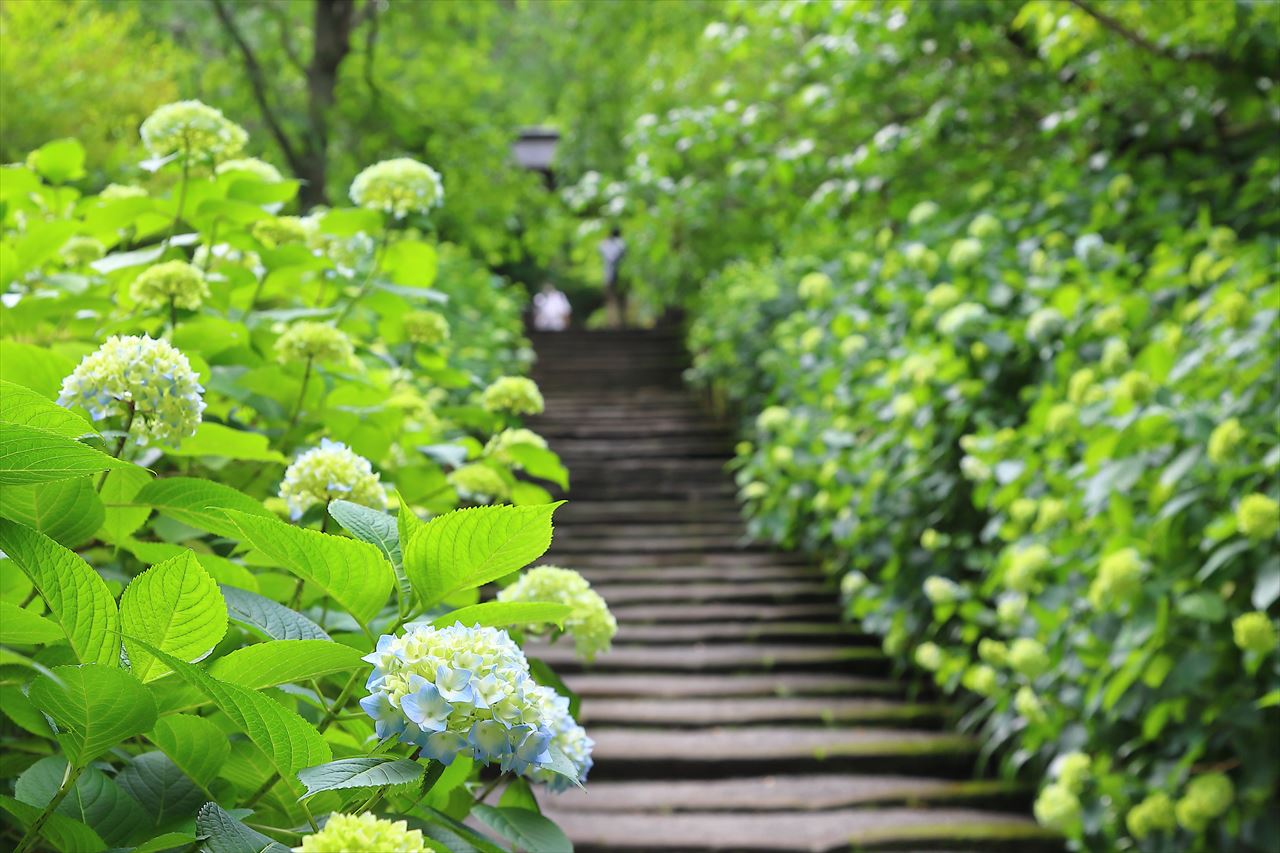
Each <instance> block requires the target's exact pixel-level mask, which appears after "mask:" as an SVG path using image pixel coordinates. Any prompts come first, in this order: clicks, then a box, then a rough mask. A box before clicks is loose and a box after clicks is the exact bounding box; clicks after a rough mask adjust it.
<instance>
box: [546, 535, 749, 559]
mask: <svg viewBox="0 0 1280 853" xmlns="http://www.w3.org/2000/svg"><path fill="white" fill-rule="evenodd" d="M771 548H772V546H770V545H765V544H756V543H753V542H752V541H751V540H750V539H748V538H746V537H745V536H654V537H635V536H617V537H613V538H609V539H605V538H592V539H580V538H575V537H573V536H563V537H561V538H559V539H557V540H556V541H555V550H556V553H558V554H578V553H588V554H630V555H631V556H632V562H634V561H635V560H637V559H641V560H642V559H643V555H645V554H666V553H669V552H677V553H686V554H688V553H693V552H697V551H702V550H710V551H722V552H740V553H743V554H746V553H754V554H761V553H764V554H767V553H770V552H771Z"/></svg>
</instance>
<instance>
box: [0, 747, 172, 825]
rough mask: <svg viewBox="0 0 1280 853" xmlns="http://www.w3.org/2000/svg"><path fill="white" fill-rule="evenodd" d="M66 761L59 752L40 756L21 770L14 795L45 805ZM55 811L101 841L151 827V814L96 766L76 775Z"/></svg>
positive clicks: (53, 792) (55, 791)
mask: <svg viewBox="0 0 1280 853" xmlns="http://www.w3.org/2000/svg"><path fill="white" fill-rule="evenodd" d="M66 772H67V761H66V759H64V758H62V756H58V755H51V756H49V757H47V758H42V759H40V760H39V761H37V762H36V763H35V764H33V765H31V766H30V767H28V768H27V769H26V770H25V771H23V773H22V775H21V776H19V777H18V781H17V783H15V785H14V796H15V797H17V798H18V799H19V800H21V801H22V802H24V803H26V804H27V805H29V806H35V807H36V808H44V807H45V806H46V805H47V804H48V803H49V801H50V800H52V799H53V798H54V796H55V795H56V794H57V793H58V789H59V788H61V787H62V780H63V779H64V778H65V774H66ZM54 814H61V815H66V816H67V817H69V818H73V819H75V820H78V821H80V822H81V823H83V824H85V825H86V826H88V827H90V828H91V829H93V831H94V832H96V833H97V834H98V835H99V836H101V837H102V839H103V840H104V841H107V842H109V843H111V844H115V845H122V844H124V843H125V842H126V841H127V840H128V839H130V838H134V837H136V836H137V834H138V833H141V832H145V831H146V830H148V829H150V828H151V825H152V824H151V818H150V817H149V816H148V815H147V814H146V813H145V812H144V811H143V810H142V808H141V807H140V806H139V805H138V802H137V801H136V800H134V799H133V797H131V796H129V794H127V793H126V792H125V791H124V789H123V788H121V787H120V786H119V785H117V784H116V780H115V779H112V778H111V777H110V776H108V775H106V774H105V773H103V772H102V771H101V770H98V769H97V768H95V767H89V768H87V769H86V770H85V771H84V772H83V773H81V774H80V776H79V777H77V779H76V782H75V785H74V786H73V787H72V789H71V792H70V793H68V794H67V796H66V798H65V799H63V801H62V802H61V803H60V804H59V805H58V808H57V810H56V811H55V812H54Z"/></svg>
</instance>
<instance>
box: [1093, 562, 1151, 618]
mask: <svg viewBox="0 0 1280 853" xmlns="http://www.w3.org/2000/svg"><path fill="white" fill-rule="evenodd" d="M1146 570H1147V564H1146V563H1145V562H1143V560H1142V557H1141V556H1139V554H1138V552H1137V551H1136V550H1135V549H1133V548H1121V549H1120V550H1119V551H1116V552H1114V553H1111V554H1108V555H1107V556H1105V557H1103V558H1102V562H1101V563H1100V564H1099V566H1098V576H1097V577H1096V578H1094V581H1093V583H1092V584H1090V585H1089V603H1090V604H1092V605H1093V606H1094V607H1096V608H1097V609H1098V610H1106V609H1109V608H1112V607H1115V606H1117V605H1120V604H1123V603H1125V602H1127V601H1128V600H1129V599H1131V598H1133V596H1134V595H1135V594H1137V592H1138V590H1139V588H1140V587H1141V586H1142V576H1143V575H1144V574H1145V573H1146Z"/></svg>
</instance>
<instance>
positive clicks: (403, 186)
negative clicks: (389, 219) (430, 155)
mask: <svg viewBox="0 0 1280 853" xmlns="http://www.w3.org/2000/svg"><path fill="white" fill-rule="evenodd" d="M351 201H353V202H354V203H355V204H356V205H357V206H358V207H363V208H366V209H368V210H379V211H382V212H384V213H389V214H391V215H393V216H395V217H396V218H398V219H399V218H403V217H405V216H408V215H409V214H410V213H430V212H431V210H432V208H435V207H439V206H440V205H442V204H444V185H443V184H442V183H441V181H440V175H439V173H437V172H436V170H435V169H433V168H431V167H430V166H428V165H427V164H425V163H419V162H418V161H417V160H412V159H410V158H408V157H400V158H397V159H395V160H383V161H382V162H381V163H374V164H373V165H372V166H369V167H368V168H366V169H365V170H364V171H363V172H361V173H360V174H358V175H356V179H355V180H354V181H352V182H351Z"/></svg>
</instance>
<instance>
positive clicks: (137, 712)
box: [28, 664, 156, 767]
mask: <svg viewBox="0 0 1280 853" xmlns="http://www.w3.org/2000/svg"><path fill="white" fill-rule="evenodd" d="M28 696H29V698H30V699H31V704H33V705H35V706H36V707H37V708H39V709H40V710H41V711H44V712H45V713H46V714H48V715H49V716H50V717H51V718H53V721H54V722H55V723H57V724H58V742H59V743H61V744H62V749H63V751H64V752H65V753H66V755H67V758H68V759H70V761H71V763H72V764H73V765H75V766H76V767H85V766H87V765H88V764H89V762H91V761H93V760H94V759H95V758H97V757H98V756H100V755H102V754H103V753H105V752H106V751H107V750H109V749H111V748H112V747H113V746H115V745H116V744H118V743H120V742H121V741H123V740H125V739H126V738H130V737H133V736H134V735H138V734H142V733H143V732H145V731H149V730H150V729H151V727H152V726H154V725H155V724H156V703H155V700H153V699H152V698H151V694H150V693H149V692H148V691H147V689H146V688H145V687H143V686H142V683H141V682H139V681H138V679H136V678H134V677H133V676H132V675H131V674H129V673H128V672H125V671H124V670H122V669H119V668H116V667H108V666H103V665H101V664H84V665H83V666H59V667H54V668H53V669H52V670H51V671H50V672H49V673H48V674H46V675H41V676H39V677H37V678H36V679H35V681H33V682H32V683H31V691H30V693H29V694H28Z"/></svg>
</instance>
